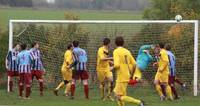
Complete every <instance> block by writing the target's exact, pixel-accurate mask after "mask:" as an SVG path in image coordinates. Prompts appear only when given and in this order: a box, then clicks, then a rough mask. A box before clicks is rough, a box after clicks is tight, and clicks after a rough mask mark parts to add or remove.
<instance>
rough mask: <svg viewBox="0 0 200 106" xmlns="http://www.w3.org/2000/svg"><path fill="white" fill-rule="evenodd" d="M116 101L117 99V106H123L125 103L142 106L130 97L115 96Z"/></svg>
mask: <svg viewBox="0 0 200 106" xmlns="http://www.w3.org/2000/svg"><path fill="white" fill-rule="evenodd" d="M116 99H117V102H118V106H125V102H129V103H133V104H137V105H138V106H144V102H143V101H141V100H138V99H135V98H133V97H130V96H120V95H116Z"/></svg>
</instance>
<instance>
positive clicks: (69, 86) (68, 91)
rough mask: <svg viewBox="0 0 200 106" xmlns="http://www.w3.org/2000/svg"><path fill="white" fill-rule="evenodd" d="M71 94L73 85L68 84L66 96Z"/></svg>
mask: <svg viewBox="0 0 200 106" xmlns="http://www.w3.org/2000/svg"><path fill="white" fill-rule="evenodd" d="M70 92H71V83H68V84H67V85H66V89H65V96H67V97H68V96H70Z"/></svg>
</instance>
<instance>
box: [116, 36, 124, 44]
mask: <svg viewBox="0 0 200 106" xmlns="http://www.w3.org/2000/svg"><path fill="white" fill-rule="evenodd" d="M115 44H116V45H117V46H123V45H124V38H123V37H122V36H118V37H116V38H115Z"/></svg>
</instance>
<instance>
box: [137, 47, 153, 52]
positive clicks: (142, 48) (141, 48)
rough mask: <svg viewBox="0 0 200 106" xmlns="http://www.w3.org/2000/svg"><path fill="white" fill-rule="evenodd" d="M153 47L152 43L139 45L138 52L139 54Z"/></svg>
mask: <svg viewBox="0 0 200 106" xmlns="http://www.w3.org/2000/svg"><path fill="white" fill-rule="evenodd" d="M153 47H154V46H153V45H143V46H141V47H140V50H139V53H138V54H141V53H143V52H145V51H144V50H147V49H151V48H153Z"/></svg>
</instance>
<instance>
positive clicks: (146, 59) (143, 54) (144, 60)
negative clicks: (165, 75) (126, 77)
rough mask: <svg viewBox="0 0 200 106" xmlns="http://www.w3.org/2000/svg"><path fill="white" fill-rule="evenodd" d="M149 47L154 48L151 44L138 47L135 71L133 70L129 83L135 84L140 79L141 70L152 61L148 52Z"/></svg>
mask: <svg viewBox="0 0 200 106" xmlns="http://www.w3.org/2000/svg"><path fill="white" fill-rule="evenodd" d="M150 49H154V46H153V45H143V46H141V47H140V50H139V52H138V56H137V60H136V63H137V64H136V68H135V72H133V77H132V79H131V80H130V81H129V84H130V85H135V84H136V83H138V82H140V81H141V78H142V71H145V70H146V69H147V67H148V65H149V64H150V63H151V62H152V61H153V57H152V56H151V54H150V53H149V50H150Z"/></svg>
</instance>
